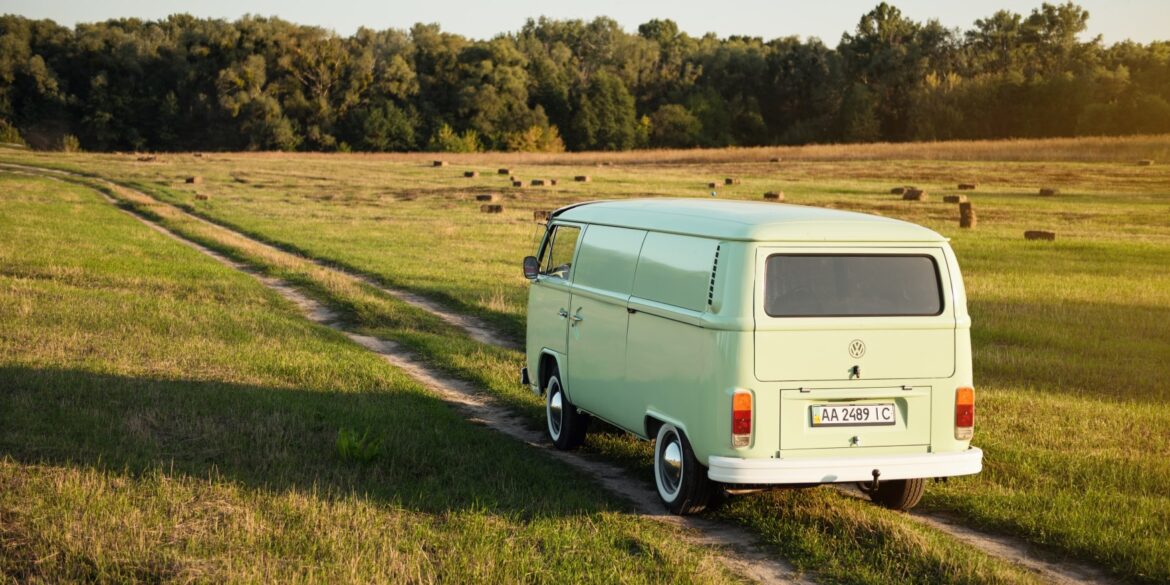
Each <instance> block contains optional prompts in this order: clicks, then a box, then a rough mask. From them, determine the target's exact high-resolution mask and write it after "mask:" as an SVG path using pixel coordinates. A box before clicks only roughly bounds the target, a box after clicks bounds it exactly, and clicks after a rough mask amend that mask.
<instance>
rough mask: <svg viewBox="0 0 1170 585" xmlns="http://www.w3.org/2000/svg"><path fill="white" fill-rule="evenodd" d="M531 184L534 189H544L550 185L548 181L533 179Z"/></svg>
mask: <svg viewBox="0 0 1170 585" xmlns="http://www.w3.org/2000/svg"><path fill="white" fill-rule="evenodd" d="M531 184H532V186H533V187H543V186H545V185H547V184H548V181H546V180H544V179H532V182H531Z"/></svg>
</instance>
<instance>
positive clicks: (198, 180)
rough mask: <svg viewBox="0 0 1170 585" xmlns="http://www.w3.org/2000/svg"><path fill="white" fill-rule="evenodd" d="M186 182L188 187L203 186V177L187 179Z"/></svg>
mask: <svg viewBox="0 0 1170 585" xmlns="http://www.w3.org/2000/svg"><path fill="white" fill-rule="evenodd" d="M184 182H186V183H187V184H188V185H202V184H203V177H187V178H186V179H184Z"/></svg>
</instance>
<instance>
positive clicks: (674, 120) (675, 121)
mask: <svg viewBox="0 0 1170 585" xmlns="http://www.w3.org/2000/svg"><path fill="white" fill-rule="evenodd" d="M702 130H703V124H702V123H700V122H699V119H698V118H696V117H695V115H694V114H692V113H690V112H689V111H687V109H686V108H685V107H684V106H680V105H678V104H667V105H665V106H662V107H661V108H658V110H657V111H655V112H654V115H653V116H651V117H650V145H651V146H654V147H658V148H691V147H693V146H696V145H698V143H699V133H700V132H701V131H702Z"/></svg>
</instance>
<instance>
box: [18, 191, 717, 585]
mask: <svg viewBox="0 0 1170 585" xmlns="http://www.w3.org/2000/svg"><path fill="white" fill-rule="evenodd" d="M0 192H2V193H3V197H2V198H0V267H3V268H2V272H0V323H3V324H4V327H3V329H2V334H0V380H2V381H3V384H2V387H0V582H68V581H87V582H88V581H93V582H131V581H144V582H160V581H182V582H190V581H201V582H224V581H236V582H290V581H298V582H327V583H336V582H342V581H345V582H407V581H409V582H435V581H439V582H468V581H475V582H516V581H540V582H555V583H564V582H578V581H593V582H598V583H611V582H615V581H631V582H661V581H674V580H679V581H692V580H693V581H704V582H725V581H731V580H734V579H732V578H731V577H730V576H729V575H727V574H725V573H724V572H723V570H722V569H721V568H720V566H719V565H718V564H717V563H715V562H714V561H712V559H711V557H710V556H709V555H708V554H707V553H705V552H704V551H702V550H698V549H694V548H692V547H689V546H687V545H685V544H682V543H681V542H680V540H679V538H678V536H677V534H676V533H675V532H674V530H672V529H669V528H667V527H665V526H663V525H660V524H658V523H655V522H649V521H646V520H644V519H641V518H639V517H637V516H635V515H632V514H630V513H629V512H628V511H627V510H626V509H625V508H624V507H623V506H622V505H620V504H615V503H612V500H610V499H609V498H608V497H607V496H606V494H605V493H604V492H602V491H601V490H600V489H599V488H597V487H596V486H595V485H594V484H593V483H592V482H590V481H588V480H586V479H585V478H583V477H581V476H579V475H578V474H576V473H574V472H572V471H570V470H569V469H567V468H566V467H564V466H563V465H561V464H558V463H556V462H554V461H552V460H550V459H548V458H546V457H544V456H542V455H540V454H539V453H538V452H536V451H534V450H532V449H529V448H527V447H524V446H523V445H520V444H518V443H515V442H513V441H511V440H509V439H507V438H505V437H503V436H501V435H498V434H497V433H495V432H493V431H489V430H486V429H483V428H482V427H479V426H477V425H474V424H471V423H468V422H466V421H464V420H463V419H462V418H460V416H459V415H458V414H457V413H455V412H453V411H451V410H450V409H449V408H448V407H447V406H446V405H445V404H443V403H441V402H439V401H438V400H437V399H436V398H434V397H433V396H432V395H430V394H429V393H427V392H425V391H424V390H422V389H421V388H420V387H419V386H418V385H417V384H416V383H414V382H413V381H412V380H411V379H409V378H408V377H406V376H405V375H404V374H402V373H400V372H398V371H397V370H394V369H393V368H391V367H389V366H388V365H387V364H385V363H384V362H382V361H381V360H380V359H379V358H377V357H376V356H374V355H373V354H370V353H368V352H366V351H365V350H363V349H360V348H359V347H357V346H355V345H353V344H351V343H350V342H348V341H347V340H345V338H344V337H342V336H341V335H339V334H337V333H335V332H333V331H331V330H328V329H325V328H322V327H318V326H315V325H312V324H310V323H309V322H308V321H306V320H304V319H303V318H301V317H300V316H299V314H298V313H297V312H296V310H295V309H294V308H293V307H292V306H291V305H290V304H289V303H287V302H286V301H284V300H283V299H281V298H280V297H279V296H278V295H277V294H275V293H273V292H271V291H269V290H267V289H265V288H264V287H262V286H261V285H260V284H259V283H258V282H257V281H256V280H254V279H253V278H252V277H250V276H246V275H243V274H241V273H238V272H235V271H233V270H231V269H228V268H225V267H223V266H221V265H219V264H217V263H216V262H214V261H213V260H210V259H208V258H206V257H204V256H202V255H200V254H199V253H198V252H196V251H194V250H191V249H190V248H187V247H185V246H183V245H182V244H179V243H176V242H173V241H171V240H169V239H167V238H166V237H164V236H162V235H160V234H158V233H156V232H154V231H151V230H150V229H148V228H147V227H145V226H142V225H141V224H139V223H137V222H136V221H135V220H134V219H132V218H130V217H128V216H126V215H125V214H123V213H122V212H120V211H118V210H116V208H114V207H113V206H111V205H109V204H108V203H106V202H104V201H102V200H101V199H100V198H99V197H98V196H97V195H96V194H95V193H94V192H92V191H89V190H86V189H81V188H78V187H73V186H68V185H65V184H62V183H60V182H56V181H48V180H43V179H29V178H22V177H13V176H11V175H0ZM341 430H347V431H355V432H357V433H365V432H367V431H368V432H369V433H370V437H371V438H372V439H374V440H376V441H377V442H378V445H379V447H378V449H377V450H376V452H375V454H374V456H373V458H372V459H371V460H369V461H363V460H352V459H351V460H347V459H345V458H343V457H342V456H341V455H340V453H339V450H338V448H337V446H336V442H337V437H338V433H339V431H341Z"/></svg>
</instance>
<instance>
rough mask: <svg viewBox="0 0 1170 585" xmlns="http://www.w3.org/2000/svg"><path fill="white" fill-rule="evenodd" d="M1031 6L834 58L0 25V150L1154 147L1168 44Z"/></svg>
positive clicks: (878, 21) (868, 30) (846, 43)
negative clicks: (1036, 140) (1150, 136)
mask: <svg viewBox="0 0 1170 585" xmlns="http://www.w3.org/2000/svg"><path fill="white" fill-rule="evenodd" d="M1088 18H1089V14H1088V12H1087V11H1085V10H1084V9H1083V8H1081V7H1079V6H1077V5H1075V4H1073V3H1066V4H1059V5H1053V4H1047V3H1046V4H1043V5H1041V6H1040V7H1039V8H1037V9H1035V10H1032V11H1031V13H1030V14H1028V15H1027V16H1024V15H1021V14H1017V13H1013V12H1010V11H1005V10H1001V11H998V12H996V13H995V14H992V15H990V16H988V17H987V18H983V19H979V20H977V21H976V22H975V23H974V26H973V28H971V29H969V30H959V29H948V28H946V27H944V26H942V25H941V24H940V23H939V22H938V21H936V20H930V21H928V22H925V23H921V22H915V21H914V20H911V19H909V18H907V17H906V16H904V15H903V14H902V13H901V11H899V10H898V9H897V8H896V7H894V6H891V5H889V4H886V3H882V4H879V5H878V6H877V7H875V8H874V9H873V10H872V11H870V12H868V13H866V14H864V15H863V16H862V17H861V18H860V20H859V22H858V23H857V26H856V28H855V30H854V31H853V32H850V33H846V34H844V35H842V37H841V39H840V42H839V43H838V44H837V46H836V48H830V47H829V46H827V45H825V44H824V43H823V42H822V41H820V40H819V39H816V38H811V39H806V40H802V39H800V38H798V37H785V38H777V39H772V40H764V39H762V38H759V37H747V36H731V37H727V38H719V37H717V36H715V35H714V34H707V35H705V36H702V37H692V36H690V35H688V34H686V33H684V32H680V31H679V29H678V26H677V25H676V24H675V23H674V22H672V21H670V20H658V19H656V20H651V21H649V22H647V23H645V24H642V25H640V26H638V28H637V31H636V32H626V31H624V30H623V29H622V28H621V27H620V26H619V25H618V24H617V23H616V22H615V21H614V20H612V19H609V18H597V19H594V20H592V21H582V20H550V19H546V18H540V19H536V20H533V19H530V20H528V21H527V22H526V23H525V24H524V26H523V27H522V28H521V29H520V30H519V31H517V32H514V33H509V34H501V35H499V36H496V37H495V38H492V39H490V40H474V39H469V38H466V37H463V36H460V35H457V34H451V33H448V32H444V31H442V30H441V29H440V28H439V26H438V25H434V24H416V25H415V26H413V27H412V28H411V29H410V30H409V31H403V30H395V29H390V30H382V31H377V30H371V29H367V28H362V29H360V30H358V31H357V32H356V33H354V34H353V35H351V36H348V37H342V36H339V35H337V34H335V33H333V32H331V31H328V30H325V29H322V28H319V27H314V26H303V25H298V24H294V23H290V22H287V21H284V20H281V19H277V18H262V17H256V16H247V17H244V18H241V19H239V20H236V21H234V22H228V21H225V20H216V19H201V18H195V17H193V16H190V15H186V14H179V15H174V16H171V17H169V18H167V19H165V20H160V21H143V20H139V19H133V18H129V19H117V20H109V21H106V22H101V23H91V24H79V25H77V26H76V27H74V28H72V29H70V28H68V27H63V26H60V25H58V24H56V23H54V22H53V21H50V20H30V19H26V18H23V17H20V16H14V15H6V16H2V17H0V141H4V142H27V143H29V144H31V145H32V146H35V147H38V148H65V149H74V148H84V149H89V150H160V151H165V150H314V151H338V150H340V151H345V150H362V151H400V150H444V151H476V150H513V151H558V150H564V149H569V150H626V149H631V148H643V147H659V148H661V147H669V148H687V147H696V146H701V147H724V146H755V145H769V144H806V143H823V142H867V141H879V140H880V141H909V140H945V139H995V138H1012V137H1049V136H1076V135H1100V134H1110V135H1118V134H1135V133H1163V132H1170V42H1161V41H1160V42H1153V43H1149V44H1140V43H1134V42H1128V41H1127V42H1122V43H1117V44H1114V45H1112V46H1105V45H1104V43H1103V42H1102V41H1101V39H1100V37H1097V38H1093V39H1089V40H1085V41H1082V40H1080V38H1079V35H1080V34H1081V33H1082V32H1084V31H1085V29H1086V23H1087V22H1088Z"/></svg>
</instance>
